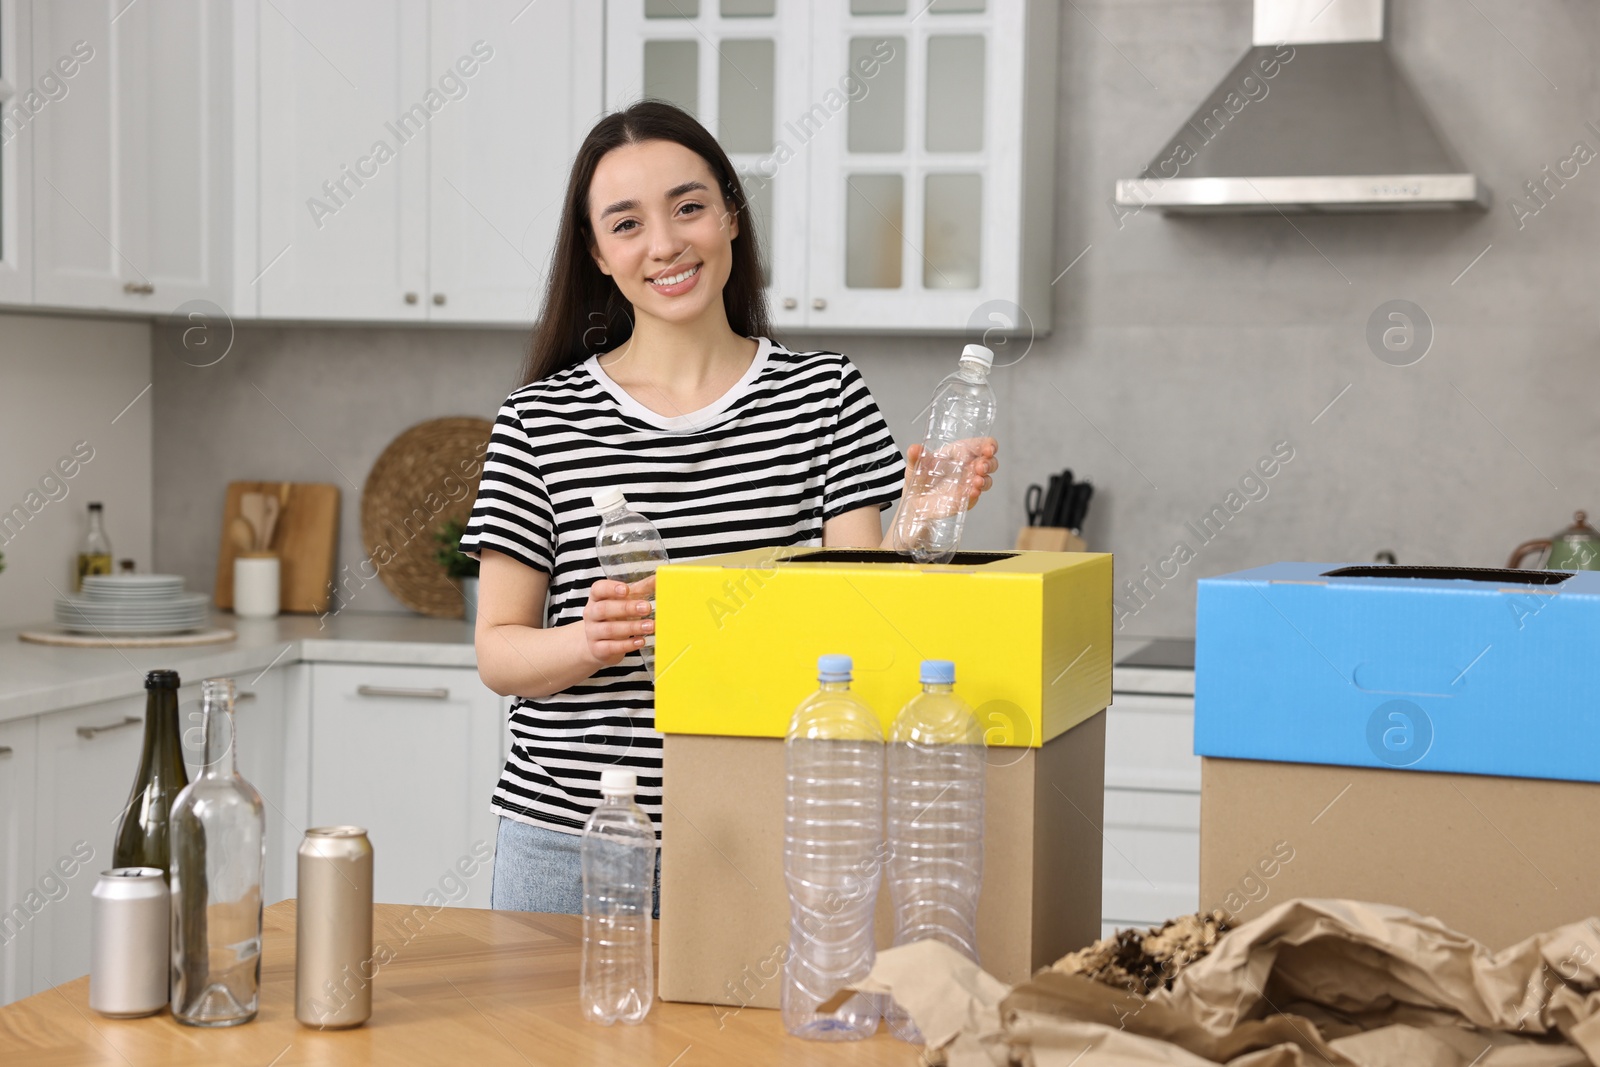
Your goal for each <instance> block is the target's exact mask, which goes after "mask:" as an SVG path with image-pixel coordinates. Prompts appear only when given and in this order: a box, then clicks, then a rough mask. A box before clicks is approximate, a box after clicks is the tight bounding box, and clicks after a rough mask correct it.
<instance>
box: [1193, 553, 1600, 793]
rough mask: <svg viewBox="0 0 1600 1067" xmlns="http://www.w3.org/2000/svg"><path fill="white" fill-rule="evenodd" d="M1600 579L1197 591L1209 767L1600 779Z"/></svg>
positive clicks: (1334, 574) (1346, 578)
mask: <svg viewBox="0 0 1600 1067" xmlns="http://www.w3.org/2000/svg"><path fill="white" fill-rule="evenodd" d="M1597 652H1600V572H1590V571H1580V572H1577V573H1567V572H1553V571H1529V572H1522V571H1501V570H1492V569H1481V570H1479V569H1471V568H1448V567H1438V568H1433V567H1366V566H1341V565H1338V564H1322V563H1280V564H1274V565H1272V566H1268V567H1258V568H1255V569H1253V570H1249V571H1242V572H1239V573H1237V574H1231V575H1224V576H1221V577H1218V578H1207V579H1202V580H1201V581H1200V583H1199V603H1198V607H1197V630H1196V640H1195V752H1196V753H1197V754H1198V755H1202V756H1220V757H1230V758H1238V759H1261V760H1277V761H1288V762H1299V763H1325V764H1336V765H1342V766H1356V767H1405V768H1412V769H1416V770H1425V771H1428V770H1431V771H1456V772H1461V773H1468V774H1501V775H1511V776H1517V777H1527V778H1560V779H1570V780H1575V781H1600V760H1596V759H1595V758H1594V754H1595V753H1596V752H1597V751H1600V670H1597V669H1596V666H1595V664H1596V663H1597V658H1596V653H1597Z"/></svg>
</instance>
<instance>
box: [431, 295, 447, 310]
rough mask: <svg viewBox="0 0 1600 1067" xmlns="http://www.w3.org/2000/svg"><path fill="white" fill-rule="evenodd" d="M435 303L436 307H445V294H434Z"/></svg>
mask: <svg viewBox="0 0 1600 1067" xmlns="http://www.w3.org/2000/svg"><path fill="white" fill-rule="evenodd" d="M433 302H434V304H435V305H436V306H441V307H442V306H443V305H444V294H443V293H434V294H433Z"/></svg>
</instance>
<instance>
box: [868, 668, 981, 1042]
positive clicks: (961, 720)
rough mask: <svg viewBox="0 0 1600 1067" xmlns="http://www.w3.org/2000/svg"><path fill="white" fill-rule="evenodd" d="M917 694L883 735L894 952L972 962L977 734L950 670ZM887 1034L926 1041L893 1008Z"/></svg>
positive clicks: (934, 671) (930, 677)
mask: <svg viewBox="0 0 1600 1067" xmlns="http://www.w3.org/2000/svg"><path fill="white" fill-rule="evenodd" d="M921 676H922V692H921V693H918V694H917V695H916V696H914V697H912V698H911V700H910V702H908V703H907V704H906V706H905V707H904V708H902V709H901V711H900V714H899V716H897V717H896V718H895V721H894V726H893V727H892V728H891V730H890V733H889V818H888V823H889V826H888V840H889V861H888V874H887V877H888V880H889V893H890V899H891V900H892V901H893V904H894V943H895V944H896V945H905V944H909V943H911V942H912V941H924V940H928V939H933V940H937V941H943V942H944V943H945V944H947V945H949V946H950V947H951V948H954V949H955V950H957V951H958V952H960V953H961V954H962V955H964V956H966V957H967V958H968V959H970V960H972V961H973V962H977V960H978V934H977V925H978V893H979V891H980V889H981V888H982V885H983V779H984V765H985V761H984V747H983V745H984V742H983V730H982V728H981V727H980V726H979V724H978V720H977V717H976V716H974V715H973V713H972V709H971V708H969V707H968V706H967V703H966V701H964V700H962V699H961V698H960V697H958V696H956V695H955V693H954V691H953V688H954V685H955V678H956V672H955V664H954V663H952V662H950V661H949V660H945V659H928V660H923V661H922V672H921ZM888 1019H889V1025H890V1028H891V1029H893V1030H894V1032H895V1033H896V1034H897V1035H899V1036H900V1037H902V1038H904V1039H905V1040H907V1041H912V1042H915V1043H917V1044H921V1043H922V1035H921V1034H919V1033H918V1032H917V1028H916V1025H915V1024H914V1023H913V1022H912V1021H911V1018H910V1016H908V1015H906V1014H905V1012H904V1011H902V1010H901V1009H900V1007H899V1005H897V1004H896V1005H892V1006H891V1008H890V1010H889V1013H888Z"/></svg>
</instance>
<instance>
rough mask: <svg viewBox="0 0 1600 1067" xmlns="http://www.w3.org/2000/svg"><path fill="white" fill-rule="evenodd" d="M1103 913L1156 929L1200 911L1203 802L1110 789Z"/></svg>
mask: <svg viewBox="0 0 1600 1067" xmlns="http://www.w3.org/2000/svg"><path fill="white" fill-rule="evenodd" d="M1102 862H1103V864H1104V875H1103V881H1102V885H1101V897H1102V902H1101V905H1100V913H1101V916H1102V919H1103V921H1104V922H1105V923H1108V924H1113V925H1118V926H1153V925H1156V924H1159V923H1161V922H1165V921H1166V920H1167V919H1170V918H1173V917H1174V916H1178V915H1183V914H1187V913H1189V912H1193V911H1195V910H1197V909H1198V908H1199V900H1200V797H1199V795H1198V794H1189V793H1163V792H1146V791H1139V790H1126V789H1107V790H1106V806H1105V848H1104V853H1103V856H1102Z"/></svg>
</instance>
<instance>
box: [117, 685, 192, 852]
mask: <svg viewBox="0 0 1600 1067" xmlns="http://www.w3.org/2000/svg"><path fill="white" fill-rule="evenodd" d="M178 684H179V682H178V672H177V671H151V672H150V673H149V674H146V675H145V676H144V688H145V694H146V695H145V713H144V753H143V755H141V756H140V757H139V773H138V774H137V775H135V776H134V779H133V791H132V792H131V793H129V794H128V806H127V807H126V808H124V809H123V811H122V823H121V825H119V826H118V827H117V836H116V844H115V845H114V846H113V847H112V850H111V866H113V867H158V868H160V870H161V872H162V873H163V874H170V871H171V865H172V864H171V855H172V852H171V841H170V838H169V837H168V828H167V818H168V816H169V815H170V814H171V811H172V802H173V801H174V800H176V799H177V797H178V794H179V793H180V792H181V791H182V790H183V788H184V787H185V786H187V785H188V784H189V772H188V771H186V770H185V769H184V766H183V749H182V739H181V737H180V736H179V733H178ZM169 880H170V878H169Z"/></svg>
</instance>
